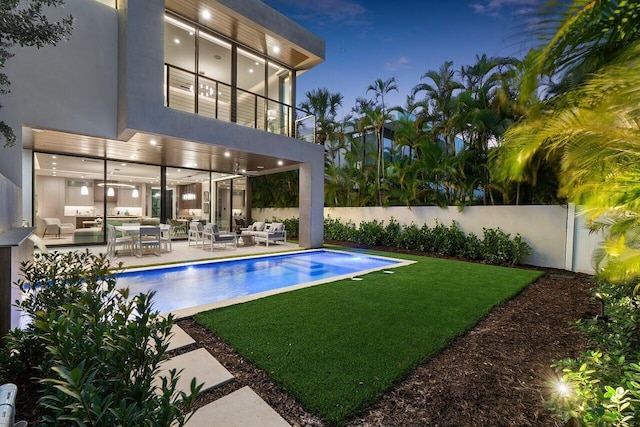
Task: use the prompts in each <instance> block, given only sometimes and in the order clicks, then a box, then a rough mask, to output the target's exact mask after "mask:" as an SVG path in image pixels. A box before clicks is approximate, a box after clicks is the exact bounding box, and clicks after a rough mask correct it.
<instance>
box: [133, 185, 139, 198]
mask: <svg viewBox="0 0 640 427" xmlns="http://www.w3.org/2000/svg"><path fill="white" fill-rule="evenodd" d="M131 197H133V198H134V199H137V198H138V197H140V194H139V193H138V187H135V188H134V189H133V190H132V191H131Z"/></svg>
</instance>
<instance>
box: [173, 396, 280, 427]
mask: <svg viewBox="0 0 640 427" xmlns="http://www.w3.org/2000/svg"><path fill="white" fill-rule="evenodd" d="M208 426H225V427H290V424H289V423H287V422H286V421H285V419H284V418H282V417H281V416H280V414H278V413H277V412H276V411H274V410H273V408H271V407H270V406H269V405H267V403H266V402H265V401H264V400H262V398H261V397H260V396H258V395H257V394H256V393H255V392H254V391H253V390H251V389H250V388H249V387H246V386H245V387H242V388H241V389H240V390H236V391H234V392H233V393H231V394H228V395H226V396H224V397H222V398H220V399H218V400H216V401H213V402H211V403H209V404H208V405H205V406H203V407H202V408H200V409H198V410H197V411H196V412H195V414H194V415H193V417H192V418H191V419H190V420H189V421H188V422H187V423H186V424H185V427H208Z"/></svg>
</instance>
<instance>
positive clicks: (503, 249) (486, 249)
mask: <svg viewBox="0 0 640 427" xmlns="http://www.w3.org/2000/svg"><path fill="white" fill-rule="evenodd" d="M482 230H483V232H484V233H483V239H482V246H483V260H484V261H486V262H488V263H489V264H498V265H515V264H517V263H519V262H520V261H521V260H522V258H523V257H525V256H526V255H529V254H530V253H531V247H530V246H529V245H528V244H527V243H526V242H524V240H522V236H520V235H519V234H516V237H515V238H514V239H513V240H512V239H511V235H509V234H507V233H505V232H504V231H502V230H501V229H500V228H483V229H482Z"/></svg>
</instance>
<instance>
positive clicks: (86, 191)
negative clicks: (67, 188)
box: [80, 185, 89, 196]
mask: <svg viewBox="0 0 640 427" xmlns="http://www.w3.org/2000/svg"><path fill="white" fill-rule="evenodd" d="M80 195H81V196H88V195H89V188H88V187H87V186H86V185H83V186H82V187H80Z"/></svg>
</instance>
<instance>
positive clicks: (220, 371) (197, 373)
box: [155, 348, 233, 394]
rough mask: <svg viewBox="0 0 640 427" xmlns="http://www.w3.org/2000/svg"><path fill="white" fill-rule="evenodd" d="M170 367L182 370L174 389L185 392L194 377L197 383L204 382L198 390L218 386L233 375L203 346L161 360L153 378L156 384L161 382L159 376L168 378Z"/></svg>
mask: <svg viewBox="0 0 640 427" xmlns="http://www.w3.org/2000/svg"><path fill="white" fill-rule="evenodd" d="M171 369H175V370H176V371H180V370H182V372H181V373H180V378H179V379H178V383H177V385H176V391H178V392H180V391H184V392H185V393H187V394H188V393H189V391H190V390H191V380H192V379H193V378H194V377H195V378H196V382H197V383H198V384H200V383H204V385H203V386H202V389H201V390H200V392H203V391H205V390H209V389H211V388H214V387H219V386H221V385H223V384H226V383H228V382H229V381H231V380H233V375H231V373H230V372H229V371H227V369H226V368H225V367H224V366H222V364H221V363H220V362H218V361H217V360H216V359H215V357H213V356H212V355H211V353H209V352H208V351H207V350H206V349H204V348H199V349H197V350H193V351H190V352H188V353H184V354H181V355H179V356H174V357H172V358H170V359H167V360H166V361H164V362H162V364H161V365H160V371H159V372H158V375H157V376H156V379H155V381H156V384H161V381H162V380H161V379H160V378H162V377H165V378H169V371H170V370H171Z"/></svg>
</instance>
